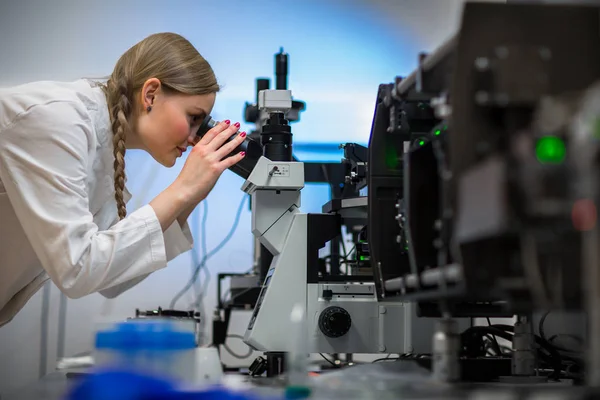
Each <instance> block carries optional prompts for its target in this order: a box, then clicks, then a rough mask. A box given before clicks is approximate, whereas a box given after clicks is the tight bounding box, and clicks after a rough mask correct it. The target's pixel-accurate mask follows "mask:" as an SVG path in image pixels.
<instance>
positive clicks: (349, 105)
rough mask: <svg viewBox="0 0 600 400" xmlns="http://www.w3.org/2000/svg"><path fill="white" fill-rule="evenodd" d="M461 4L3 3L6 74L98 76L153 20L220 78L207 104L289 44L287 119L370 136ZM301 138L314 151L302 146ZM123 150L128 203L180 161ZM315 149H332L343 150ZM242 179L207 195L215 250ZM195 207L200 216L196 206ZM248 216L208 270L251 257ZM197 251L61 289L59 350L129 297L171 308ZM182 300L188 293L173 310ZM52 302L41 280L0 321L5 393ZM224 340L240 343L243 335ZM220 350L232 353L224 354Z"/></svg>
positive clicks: (53, 314)
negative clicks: (109, 284)
mask: <svg viewBox="0 0 600 400" xmlns="http://www.w3.org/2000/svg"><path fill="white" fill-rule="evenodd" d="M462 3H463V2H462V1H461V0H328V1H325V0H321V1H318V0H310V1H309V0H305V1H291V0H290V1H281V0H261V1H256V2H249V1H244V0H231V1H228V2H226V4H227V5H226V6H225V5H224V4H225V3H224V2H218V1H215V0H204V1H198V0H197V1H192V0H187V1H186V0H176V1H170V2H165V1H157V0H144V1H142V0H130V1H116V0H105V1H94V2H92V1H84V0H54V1H48V0H37V1H36V0H20V1H2V2H1V3H0V38H2V40H0V54H1V57H0V86H7V85H12V84H17V83H21V82H27V81H32V80H73V79H77V78H80V77H100V76H105V75H107V74H109V73H110V71H111V70H112V67H113V65H114V63H115V61H116V60H117V58H118V57H119V55H120V54H121V53H122V52H123V51H125V50H126V49H127V48H128V47H130V46H131V45H133V44H134V43H135V42H136V41H138V40H140V39H142V38H143V37H145V36H147V35H148V34H151V33H154V32H159V31H174V32H177V33H180V34H182V35H184V36H186V37H187V38H188V39H189V40H190V41H192V42H193V44H194V45H195V46H196V47H197V48H198V49H199V50H200V51H201V53H202V54H203V55H204V56H205V57H206V58H207V59H208V60H209V61H210V62H211V64H212V65H213V67H214V69H215V71H216V73H217V75H218V78H219V80H220V81H221V83H222V84H224V85H225V89H224V90H223V92H222V93H221V94H220V95H219V97H218V100H217V105H216V107H215V111H214V116H215V117H216V118H223V119H224V118H229V119H231V120H240V119H241V118H242V110H243V103H244V102H245V101H249V100H253V99H254V90H255V89H254V84H255V78H256V77H259V76H269V77H272V76H273V54H274V53H275V52H277V51H278V49H279V46H284V47H285V49H286V51H287V52H288V53H290V63H291V64H290V74H291V75H290V79H289V83H290V88H291V89H292V90H293V93H294V96H295V97H296V98H298V99H301V100H304V101H306V102H307V103H308V109H307V111H306V113H305V114H304V115H303V116H302V121H301V122H300V123H298V124H296V125H295V126H294V127H293V129H294V134H295V136H294V139H295V141H296V142H297V143H300V142H303V143H314V142H323V143H339V142H346V141H357V142H359V143H366V142H367V140H368V134H369V129H370V124H371V119H372V113H373V107H374V103H373V102H374V99H375V95H376V91H377V85H378V84H380V83H383V82H390V81H392V80H393V78H394V76H396V75H402V74H407V73H409V72H410V71H411V70H412V69H413V68H414V67H415V65H416V59H417V53H418V52H419V51H423V50H424V51H431V50H433V49H434V48H435V47H436V46H437V45H438V44H439V43H440V42H442V41H443V40H444V39H446V38H447V37H448V36H449V35H450V34H451V33H452V31H453V30H454V29H455V28H456V26H457V24H458V21H459V15H460V9H461V5H462ZM240 122H242V121H240ZM248 128H249V127H247V126H246V129H248ZM305 150H306V151H309V152H310V147H305ZM305 154H306V153H305ZM127 157H128V164H127V168H128V174H129V182H130V183H131V185H132V187H131V190H132V192H133V193H134V200H133V203H137V204H144V203H145V202H147V201H149V200H150V199H151V198H152V197H153V196H154V195H155V194H157V193H158V192H159V191H160V190H162V189H163V188H164V187H166V186H167V185H168V184H169V183H170V182H171V181H172V180H173V179H174V178H175V177H176V176H177V173H178V171H179V169H180V168H181V165H182V164H181V162H180V163H179V164H177V165H176V166H175V167H174V168H172V169H169V170H167V169H164V168H161V167H158V166H156V164H155V163H154V162H153V161H151V160H150V159H149V157H147V156H145V155H143V154H139V153H135V152H130V153H128V156H127ZM316 157H321V158H332V157H333V158H334V159H335V158H336V157H337V158H338V159H339V154H333V155H332V154H324V155H318V156H316ZM182 162H183V161H182ZM148 178H149V179H148ZM241 183H242V182H241V179H240V178H238V177H237V176H234V175H233V174H231V173H228V172H227V173H225V174H224V176H223V178H222V179H221V180H220V181H219V183H218V184H217V186H216V188H215V190H214V191H213V192H212V193H211V195H210V196H209V198H208V204H209V219H208V231H207V232H208V234H207V236H208V237H207V241H208V248H209V249H211V248H213V247H214V246H215V245H216V244H217V243H218V242H219V241H220V240H221V239H222V238H223V237H224V236H225V235H226V233H227V231H228V229H229V227H230V225H231V224H232V223H233V218H234V214H235V210H236V208H237V205H238V202H239V201H240V200H241V198H242V192H241V191H240V190H239V187H240V185H241ZM303 193H304V200H303V201H304V206H303V208H304V209H305V210H307V211H318V210H320V206H321V204H322V203H324V202H325V201H326V200H327V196H328V190H327V189H326V188H324V187H323V186H319V185H310V186H309V187H307V188H306V189H305V191H304V192H303ZM192 218H197V219H199V218H200V215H199V214H198V213H196V214H194V215H193V216H192ZM197 225H198V224H196V226H197ZM249 226H250V215H249V212H248V211H247V209H246V210H245V211H244V213H243V214H242V217H241V221H240V224H239V229H238V230H237V232H236V234H235V235H234V237H233V239H232V240H231V242H230V243H229V244H228V246H227V247H226V248H225V249H224V251H222V252H221V253H219V254H218V255H217V256H215V257H214V259H212V260H211V261H210V262H209V269H210V272H211V274H212V276H213V277H214V276H215V275H216V274H217V273H218V272H219V271H227V272H242V271H246V270H248V269H250V268H251V258H252V240H251V234H250V231H249ZM194 236H195V238H196V240H197V241H199V239H200V238H199V233H198V232H194ZM191 261H192V260H191V257H190V254H185V255H182V256H180V257H179V258H178V259H176V260H174V261H173V262H171V263H170V265H169V266H168V268H166V269H164V270H162V271H160V272H157V273H155V274H154V275H153V276H151V277H150V278H148V279H147V280H146V281H144V282H142V283H141V284H140V285H138V286H137V287H135V288H134V289H132V290H130V291H129V292H127V293H125V294H123V295H122V296H121V297H120V298H118V299H116V300H114V301H110V302H109V301H106V300H104V299H103V298H102V297H100V296H99V295H91V296H88V297H86V298H83V299H79V300H69V301H68V302H67V315H66V338H65V339H66V340H65V349H64V352H65V355H73V354H76V353H80V352H85V351H89V350H90V348H91V343H92V331H93V324H94V321H96V320H97V319H98V317H99V316H100V315H101V314H104V315H106V316H108V317H110V318H124V317H128V316H132V315H133V313H134V310H135V309H136V308H141V309H153V308H156V307H158V306H162V307H168V304H169V301H170V299H171V298H172V297H173V296H174V294H175V293H176V292H177V291H178V290H179V289H180V288H181V287H183V285H184V284H185V282H186V281H187V280H188V277H189V275H190V270H191V267H192V262H191ZM0 268H1V266H0ZM213 283H214V279H213V280H212V281H211V283H210V286H209V289H208V292H207V293H206V296H207V297H206V308H205V315H207V316H208V318H210V315H211V311H212V309H213V307H214V303H215V301H214V300H215V296H216V294H215V287H214V284H213ZM44 293H46V295H47V298H46V299H44ZM43 300H46V301H45V302H44V301H43ZM189 302H191V297H190V296H188V297H187V298H185V301H184V302H181V303H179V304H178V308H184V307H185V306H187V304H189ZM44 304H46V305H47V308H46V309H44V308H43V307H44ZM59 304H60V293H59V291H58V290H57V289H56V287H54V286H52V285H49V286H48V289H47V291H46V292H44V291H40V292H39V293H38V294H37V295H35V296H34V297H33V298H32V299H31V301H30V302H29V304H28V305H27V306H26V307H25V308H24V309H23V310H22V312H21V313H20V314H19V315H17V317H16V318H15V319H14V321H13V322H12V323H10V324H9V325H7V326H5V327H3V328H1V329H0V395H1V394H2V393H3V392H6V391H10V390H13V389H15V388H18V387H21V386H23V385H25V384H28V383H30V382H32V381H35V380H37V379H38V377H39V376H40V374H42V375H43V374H45V373H46V372H49V371H51V370H52V369H53V368H54V365H55V362H56V357H57V352H58V349H59V345H58V332H59ZM44 310H46V311H44ZM208 326H209V327H210V324H209V325H208ZM244 327H245V322H244V321H243V320H242V319H238V320H236V322H234V324H233V326H232V329H231V333H242V332H243V329H244ZM43 338H44V339H45V341H44V343H42V339H43ZM231 347H232V348H234V349H236V350H237V351H238V352H243V351H244V345H243V344H240V343H239V342H236V343H232V344H231ZM43 360H45V363H44V362H43ZM225 362H227V363H233V362H234V360H233V359H231V358H226V359H225Z"/></svg>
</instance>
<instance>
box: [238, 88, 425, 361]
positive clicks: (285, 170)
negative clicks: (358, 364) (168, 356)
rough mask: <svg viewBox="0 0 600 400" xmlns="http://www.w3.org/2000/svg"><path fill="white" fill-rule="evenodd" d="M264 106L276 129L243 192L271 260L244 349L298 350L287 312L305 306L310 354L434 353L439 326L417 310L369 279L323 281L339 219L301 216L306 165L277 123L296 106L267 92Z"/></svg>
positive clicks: (266, 137) (270, 129) (269, 128)
mask: <svg viewBox="0 0 600 400" xmlns="http://www.w3.org/2000/svg"><path fill="white" fill-rule="evenodd" d="M259 105H260V107H261V110H264V111H266V112H268V113H269V114H270V116H271V117H270V119H269V120H270V122H271V124H267V125H265V127H263V132H262V133H261V141H262V143H263V146H264V156H262V157H260V158H259V160H258V162H257V163H256V165H255V167H254V168H253V170H252V172H251V173H250V175H249V176H248V178H247V179H246V181H245V182H244V184H243V186H242V190H243V191H244V192H246V193H248V194H250V195H251V198H252V200H251V204H252V233H253V235H254V236H255V238H256V239H257V240H258V241H259V242H260V243H261V244H262V245H263V246H264V247H265V248H266V249H267V250H268V251H269V252H270V253H271V254H272V255H273V260H272V262H271V265H270V267H269V270H268V272H267V274H266V277H265V279H264V282H263V285H262V288H261V291H260V294H259V297H258V300H257V302H256V306H255V308H254V310H253V313H252V317H251V319H250V322H249V323H248V327H247V330H246V333H245V335H244V342H245V343H247V344H248V345H249V346H251V347H252V348H254V349H256V350H259V351H264V352H289V351H293V350H294V346H295V343H294V339H293V338H294V336H293V335H290V332H289V329H288V326H290V312H291V311H292V309H293V307H294V305H296V304H302V305H304V307H305V309H306V312H307V319H306V327H305V329H306V335H307V336H308V338H309V340H308V343H309V351H310V352H311V353H415V352H422V353H425V352H428V351H430V349H431V340H430V337H431V334H432V333H433V329H434V321H433V320H432V319H429V318H418V317H417V315H416V306H415V305H414V304H411V303H398V302H382V301H378V298H377V293H376V290H375V286H374V283H373V281H372V280H371V281H368V280H364V281H356V279H351V277H349V279H348V281H343V280H342V281H340V280H337V281H327V280H326V279H322V278H320V277H319V276H318V264H317V260H318V250H319V249H320V248H322V247H324V245H325V244H326V243H327V242H328V241H329V240H331V239H333V238H334V237H336V236H337V235H339V232H340V230H339V227H340V225H339V219H338V216H337V215H335V214H327V213H325V214H318V213H309V214H307V213H302V212H301V211H300V206H301V190H302V188H303V187H304V184H305V179H304V164H303V163H302V162H294V161H291V160H292V157H291V132H290V131H289V130H288V129H287V128H284V129H281V127H282V126H285V124H284V125H281V124H280V118H281V117H282V116H283V115H284V113H285V111H286V109H287V108H289V107H291V92H290V91H288V90H266V91H263V92H261V93H260V95H259ZM283 122H284V123H285V121H283ZM269 144H271V146H270V147H269V146H268V145H269ZM270 157H273V158H277V159H276V160H273V159H271V158H270ZM353 278H356V277H353Z"/></svg>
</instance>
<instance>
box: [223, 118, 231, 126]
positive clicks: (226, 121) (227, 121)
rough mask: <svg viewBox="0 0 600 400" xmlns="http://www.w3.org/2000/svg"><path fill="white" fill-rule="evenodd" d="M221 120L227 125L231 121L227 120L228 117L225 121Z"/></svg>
mask: <svg viewBox="0 0 600 400" xmlns="http://www.w3.org/2000/svg"><path fill="white" fill-rule="evenodd" d="M223 122H225V123H226V124H227V125H229V124H230V123H231V121H230V120H228V119H226V120H225V121H223Z"/></svg>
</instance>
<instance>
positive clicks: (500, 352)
mask: <svg viewBox="0 0 600 400" xmlns="http://www.w3.org/2000/svg"><path fill="white" fill-rule="evenodd" d="M487 323H488V326H492V321H491V320H490V318H489V317H487ZM492 339H493V340H494V344H495V346H496V349H495V351H496V354H498V355H499V356H501V355H502V350H500V345H499V344H498V340H497V339H496V336H494V335H492Z"/></svg>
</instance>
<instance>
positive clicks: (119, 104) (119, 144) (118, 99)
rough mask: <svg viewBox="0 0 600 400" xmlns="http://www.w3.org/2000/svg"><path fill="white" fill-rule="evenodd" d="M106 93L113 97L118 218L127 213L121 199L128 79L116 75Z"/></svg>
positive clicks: (129, 107) (127, 127)
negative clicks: (116, 77) (115, 80)
mask: <svg viewBox="0 0 600 400" xmlns="http://www.w3.org/2000/svg"><path fill="white" fill-rule="evenodd" d="M108 93H109V96H110V97H112V98H113V100H114V101H113V102H112V104H114V106H113V107H112V109H111V112H110V114H111V121H112V131H113V132H114V134H113V154H114V156H115V161H114V181H115V182H114V185H115V200H116V201H117V211H118V213H119V219H123V218H125V216H126V215H127V207H126V205H125V200H124V199H123V190H124V189H125V150H126V149H125V138H126V137H127V134H128V132H129V130H130V126H129V121H128V118H129V116H130V115H131V112H132V109H131V102H130V101H129V96H130V93H131V90H130V88H129V84H128V79H127V78H126V77H124V76H119V77H118V82H113V81H109V82H108Z"/></svg>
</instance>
